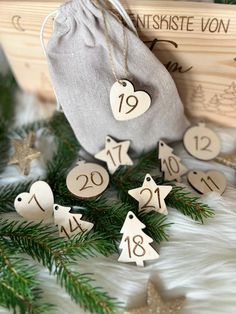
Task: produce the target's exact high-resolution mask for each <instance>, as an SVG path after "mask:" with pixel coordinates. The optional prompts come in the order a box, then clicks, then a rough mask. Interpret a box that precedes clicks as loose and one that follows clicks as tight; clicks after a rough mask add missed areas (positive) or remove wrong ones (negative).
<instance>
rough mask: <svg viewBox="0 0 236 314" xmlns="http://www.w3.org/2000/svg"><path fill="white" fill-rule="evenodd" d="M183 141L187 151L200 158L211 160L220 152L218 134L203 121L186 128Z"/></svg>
mask: <svg viewBox="0 0 236 314" xmlns="http://www.w3.org/2000/svg"><path fill="white" fill-rule="evenodd" d="M183 141H184V146H185V148H186V150H187V151H188V153H189V154H190V155H192V156H194V157H195V158H197V159H200V160H212V159H214V158H215V157H216V156H218V154H219V153H220V140H219V138H218V136H217V135H216V133H215V132H213V131H212V130H211V129H209V128H207V127H206V126H205V124H204V123H199V124H198V126H194V127H191V128H190V129H188V130H187V131H186V133H185V134H184V139H183Z"/></svg>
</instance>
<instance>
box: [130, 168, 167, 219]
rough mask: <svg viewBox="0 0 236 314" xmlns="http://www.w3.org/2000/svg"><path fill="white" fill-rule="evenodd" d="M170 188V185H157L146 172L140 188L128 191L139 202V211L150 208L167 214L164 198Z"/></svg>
mask: <svg viewBox="0 0 236 314" xmlns="http://www.w3.org/2000/svg"><path fill="white" fill-rule="evenodd" d="M171 190H172V186H170V185H157V184H156V182H155V181H154V180H153V178H152V177H151V175H150V174H146V176H145V179H144V181H143V185H142V186H141V187H140V188H136V189H133V190H129V191H128V193H129V195H131V196H132V197H133V198H135V199H136V200H137V201H138V202H139V211H145V212H150V211H152V210H154V211H157V212H158V213H161V214H164V215H167V214H168V212H167V208H166V204H165V201H164V199H165V198H166V196H167V195H168V194H169V193H170V191H171Z"/></svg>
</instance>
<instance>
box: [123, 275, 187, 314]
mask: <svg viewBox="0 0 236 314" xmlns="http://www.w3.org/2000/svg"><path fill="white" fill-rule="evenodd" d="M184 302H185V298H184V297H180V298H172V299H170V300H163V299H162V297H161V296H160V294H159V292H158V290H157V288H156V286H155V285H154V283H153V282H152V281H149V282H148V286H147V305H145V306H143V307H140V308H136V309H132V310H129V311H126V312H125V313H124V314H179V313H180V312H181V310H182V308H183V306H184Z"/></svg>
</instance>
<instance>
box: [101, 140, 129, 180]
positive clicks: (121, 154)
mask: <svg viewBox="0 0 236 314" xmlns="http://www.w3.org/2000/svg"><path fill="white" fill-rule="evenodd" d="M129 146H130V141H123V142H116V141H115V140H113V139H112V138H111V137H110V136H107V137H106V144H105V148H104V149H103V150H102V151H100V152H99V153H97V154H96V155H95V158H97V159H99V160H102V161H105V162H106V163H107V168H108V170H109V172H110V173H111V174H113V173H114V172H115V171H116V170H117V169H118V168H119V167H120V166H126V165H127V166H131V165H133V162H132V160H131V159H130V157H129V155H128V149H129Z"/></svg>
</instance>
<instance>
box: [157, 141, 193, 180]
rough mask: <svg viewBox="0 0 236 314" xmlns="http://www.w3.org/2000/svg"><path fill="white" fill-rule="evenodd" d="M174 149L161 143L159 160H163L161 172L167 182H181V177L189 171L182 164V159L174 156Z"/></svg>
mask: <svg viewBox="0 0 236 314" xmlns="http://www.w3.org/2000/svg"><path fill="white" fill-rule="evenodd" d="M172 152H173V149H172V148H171V147H170V146H168V145H166V144H165V143H164V142H163V141H159V145H158V159H161V171H162V172H164V179H165V180H169V181H171V180H176V181H178V182H181V176H182V175H183V174H185V173H186V172H187V171H188V170H187V168H186V167H185V166H183V165H182V164H181V163H180V158H179V157H177V156H176V155H174V154H172Z"/></svg>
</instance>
